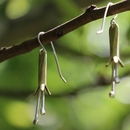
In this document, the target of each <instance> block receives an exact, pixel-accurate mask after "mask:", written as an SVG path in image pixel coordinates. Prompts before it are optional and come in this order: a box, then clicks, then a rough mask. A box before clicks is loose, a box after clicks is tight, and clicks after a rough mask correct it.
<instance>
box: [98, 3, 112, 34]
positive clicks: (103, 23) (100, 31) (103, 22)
mask: <svg viewBox="0 0 130 130" xmlns="http://www.w3.org/2000/svg"><path fill="white" fill-rule="evenodd" d="M111 5H113V3H112V2H109V3H108V4H107V7H106V10H105V13H104V17H103V21H102V26H101V30H99V31H97V34H100V33H102V32H103V30H104V25H105V20H106V16H107V12H108V9H109V7H110V6H111Z"/></svg>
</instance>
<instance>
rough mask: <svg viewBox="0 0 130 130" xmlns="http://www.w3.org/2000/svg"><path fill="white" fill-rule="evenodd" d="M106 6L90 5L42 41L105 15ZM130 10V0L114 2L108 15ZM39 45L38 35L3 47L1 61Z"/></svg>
mask: <svg viewBox="0 0 130 130" xmlns="http://www.w3.org/2000/svg"><path fill="white" fill-rule="evenodd" d="M105 8H106V7H102V8H97V7H96V5H91V6H89V7H88V8H87V9H86V11H85V12H84V13H83V14H81V15H79V16H78V17H76V18H74V19H72V20H70V21H67V22H66V23H64V24H61V25H59V26H57V27H55V28H53V29H51V30H49V31H47V32H45V34H44V35H42V36H41V42H42V43H43V44H45V43H49V42H50V41H54V40H56V39H59V38H61V37H62V36H64V35H65V34H67V33H69V32H71V31H73V30H75V29H77V28H79V27H81V26H83V25H85V24H87V23H89V22H92V21H95V20H97V19H100V18H102V17H103V15H104V11H105ZM129 10H130V0H125V1H121V2H118V3H115V4H113V5H112V6H111V7H110V8H109V11H108V13H107V16H111V15H114V14H117V13H122V12H125V11H129ZM38 46H39V43H38V41H37V37H34V38H33V39H30V40H27V41H24V42H22V43H20V44H17V45H14V46H10V47H3V48H1V50H0V63H1V62H3V61H5V60H7V59H9V58H12V57H14V56H18V55H20V54H24V53H27V52H30V51H32V50H33V49H35V48H36V47H38Z"/></svg>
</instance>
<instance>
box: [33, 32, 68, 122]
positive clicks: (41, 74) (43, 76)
mask: <svg viewBox="0 0 130 130" xmlns="http://www.w3.org/2000/svg"><path fill="white" fill-rule="evenodd" d="M43 34H44V32H40V33H39V34H38V42H39V44H40V45H41V47H42V49H40V50H39V66H38V88H37V89H36V91H35V92H34V94H36V93H38V97H37V104H36V112H35V118H34V121H33V124H38V114H39V107H40V100H41V109H40V113H41V115H44V114H45V108H44V106H45V94H44V90H45V89H46V91H47V93H48V94H49V95H51V92H50V90H49V89H48V88H47V85H46V84H47V83H46V81H47V52H46V49H45V48H44V46H43V45H42V43H41V41H40V36H41V35H43ZM50 43H51V47H52V50H53V54H54V57H55V61H56V65H57V69H58V73H59V76H60V77H61V79H62V80H63V81H64V82H65V83H66V80H65V78H64V77H63V75H62V73H61V69H60V65H59V61H58V58H57V55H56V51H55V48H54V45H53V42H52V41H51V42H50Z"/></svg>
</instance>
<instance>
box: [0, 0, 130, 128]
mask: <svg viewBox="0 0 130 130" xmlns="http://www.w3.org/2000/svg"><path fill="white" fill-rule="evenodd" d="M19 4H20V5H19ZM97 4H98V5H99V3H97ZM105 4H107V1H105V3H102V2H100V6H104V5H105ZM0 6H1V7H2V8H0V14H1V16H3V17H0V18H1V19H0V27H1V25H4V26H2V27H3V28H2V29H3V30H4V31H3V32H1V31H0V40H1V39H2V38H4V39H6V40H7V41H8V43H7V45H9V44H10V43H11V41H14V40H15V37H16V36H19V35H20V38H19V39H23V41H24V39H26V38H27V37H31V36H32V37H33V36H35V35H37V33H38V32H40V31H41V30H48V27H49V26H50V27H51V26H54V24H55V26H56V25H58V24H62V23H63V22H66V21H67V20H69V19H71V18H73V17H75V16H77V15H79V14H80V13H81V12H83V10H84V9H81V7H79V5H77V3H76V2H74V1H71V0H66V1H64V0H52V1H47V0H32V1H31V0H22V1H20V0H10V1H6V0H5V1H4V0H3V2H2V1H1V2H0ZM87 6H88V5H87V3H86V5H85V7H84V8H86V7H87ZM43 7H44V8H46V9H47V10H44V9H43ZM33 9H34V10H33ZM49 10H51V11H52V10H53V12H49ZM37 12H38V13H39V12H41V14H42V13H44V14H47V15H46V17H45V18H44V15H40V16H39V15H38V14H37ZM51 13H53V14H55V16H52V15H51V17H50V15H49V14H51ZM35 15H37V17H36V19H35V18H32V19H33V20H32V19H31V18H30V17H31V16H32V17H34V16H35ZM52 17H53V18H54V19H55V17H56V18H57V17H58V19H56V21H49V20H50V19H51V18H52ZM3 18H6V19H3ZM43 18H44V20H45V19H46V20H45V21H43ZM112 18H113V17H109V18H107V19H106V24H105V30H104V32H103V34H101V35H97V34H96V32H97V31H98V30H100V26H101V22H102V21H101V20H98V21H94V22H92V23H89V24H87V25H85V26H83V27H81V28H79V29H77V30H75V31H73V32H70V33H69V34H67V35H65V36H64V37H62V38H61V39H59V40H57V41H54V42H55V44H54V45H55V48H56V50H57V55H58V59H59V62H60V66H61V70H62V73H63V76H64V77H65V79H66V80H67V83H63V81H62V80H61V79H60V77H59V75H58V71H57V67H56V63H55V60H54V56H53V53H52V49H51V47H50V45H46V46H45V48H46V50H47V54H48V70H47V72H48V73H47V86H48V88H49V89H50V91H51V93H52V96H48V95H46V106H45V109H46V115H45V116H40V117H39V121H40V122H39V125H38V126H34V125H33V124H32V121H33V119H34V113H35V107H36V98H37V96H36V95H35V96H34V95H33V94H32V93H33V92H34V91H35V89H36V88H37V82H38V79H37V77H38V71H37V70H38V69H37V68H38V51H39V48H38V49H36V50H33V51H32V52H30V53H28V54H24V55H20V56H17V57H14V58H12V59H9V60H8V61H5V62H3V63H1V64H0V94H1V98H0V106H1V107H0V109H1V111H0V115H1V116H0V126H1V129H10V130H14V129H15V130H23V129H24V130H42V129H44V130H73V129H74V130H128V129H130V125H129V120H130V114H129V109H130V105H129V104H130V96H129V95H130V93H129V92H130V87H129V86H130V78H129V72H130V67H129V64H130V60H129V56H130V55H129V52H130V47H129V40H130V24H129V12H125V13H122V14H119V15H118V17H117V19H116V22H117V23H118V24H119V27H120V46H121V47H120V57H121V59H122V61H124V63H125V67H124V68H121V67H119V76H120V78H121V83H120V84H117V85H116V97H115V98H114V99H110V98H109V96H108V93H109V92H110V87H111V83H110V82H111V67H108V68H106V67H105V65H106V63H107V62H108V60H109V36H108V29H109V26H110V20H111V19H112ZM19 19H20V20H21V19H22V20H23V21H24V20H25V23H26V24H27V23H28V22H29V25H28V26H29V27H30V28H28V29H27V26H26V24H25V23H24V24H22V23H21V22H20V20H19ZM17 22H18V24H20V23H21V25H19V26H16V25H17ZM48 22H49V23H51V22H52V25H48ZM53 22H54V24H53ZM7 23H9V24H7ZM14 23H16V24H14ZM43 24H44V25H45V26H44V27H43V26H42V25H43ZM12 25H13V27H16V30H15V31H12V30H10V28H11V27H10V26H12ZM31 25H32V26H31ZM34 25H35V26H34ZM46 26H47V27H46ZM4 27H5V28H4ZM39 28H40V29H39ZM24 34H26V36H25V35H24ZM9 35H11V36H12V37H11V38H10V40H8V38H7V36H9ZM17 40H18V39H16V42H17ZM2 42H3V41H2ZM21 42H22V41H21ZM0 43H1V42H0ZM1 44H2V43H1ZM11 45H12V44H10V46H11ZM1 46H3V45H1ZM5 46H6V45H5Z"/></svg>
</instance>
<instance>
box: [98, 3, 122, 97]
mask: <svg viewBox="0 0 130 130" xmlns="http://www.w3.org/2000/svg"><path fill="white" fill-rule="evenodd" d="M112 4H113V3H111V2H109V3H108V4H107V7H106V10H105V13H104V18H103V22H102V26H101V30H99V31H97V34H100V33H102V32H103V30H104V25H105V19H106V15H107V12H108V8H109V7H110V6H111V5H112ZM117 16H118V14H116V15H115V16H114V18H113V19H112V20H111V22H110V24H111V26H110V28H109V39H110V60H109V62H108V63H107V64H106V67H108V66H109V64H110V63H111V62H112V88H111V92H110V93H109V96H110V97H112V98H113V97H114V96H115V84H118V83H119V82H120V79H119V77H118V65H117V64H118V63H119V64H120V65H121V67H124V64H123V62H122V61H121V59H120V57H119V26H118V24H117V23H116V22H115V19H116V17H117Z"/></svg>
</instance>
